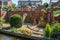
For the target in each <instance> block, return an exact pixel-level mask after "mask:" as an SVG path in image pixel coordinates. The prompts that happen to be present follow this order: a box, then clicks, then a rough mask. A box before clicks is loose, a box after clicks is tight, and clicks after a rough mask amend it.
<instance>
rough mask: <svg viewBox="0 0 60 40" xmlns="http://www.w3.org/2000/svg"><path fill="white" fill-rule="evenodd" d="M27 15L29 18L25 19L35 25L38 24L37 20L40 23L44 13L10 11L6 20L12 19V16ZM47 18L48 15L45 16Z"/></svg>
mask: <svg viewBox="0 0 60 40" xmlns="http://www.w3.org/2000/svg"><path fill="white" fill-rule="evenodd" d="M25 13H26V14H27V17H26V19H25V21H30V22H32V23H34V24H36V19H37V20H38V21H40V17H41V16H42V14H43V13H42V12H34V11H30V12H29V11H23V12H22V11H9V12H7V14H6V16H5V20H9V18H10V16H12V15H14V14H19V15H21V16H22V17H23V14H25ZM46 14H48V13H46ZM45 16H46V17H48V16H49V15H48V16H47V15H45ZM50 19H51V18H49V20H50Z"/></svg>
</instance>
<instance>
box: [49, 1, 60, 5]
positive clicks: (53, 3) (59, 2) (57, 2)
mask: <svg viewBox="0 0 60 40" xmlns="http://www.w3.org/2000/svg"><path fill="white" fill-rule="evenodd" d="M50 4H51V5H53V6H56V5H58V4H60V0H56V1H55V2H54V1H52V0H50Z"/></svg>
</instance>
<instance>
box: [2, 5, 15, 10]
mask: <svg viewBox="0 0 60 40" xmlns="http://www.w3.org/2000/svg"><path fill="white" fill-rule="evenodd" d="M14 8H15V4H12V5H11V6H7V5H4V6H3V8H2V9H3V11H12V10H13V9H14Z"/></svg>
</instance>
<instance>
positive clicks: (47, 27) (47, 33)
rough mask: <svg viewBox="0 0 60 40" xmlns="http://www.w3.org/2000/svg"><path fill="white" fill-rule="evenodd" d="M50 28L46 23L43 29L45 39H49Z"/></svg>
mask: <svg viewBox="0 0 60 40" xmlns="http://www.w3.org/2000/svg"><path fill="white" fill-rule="evenodd" d="M50 33H51V28H50V25H49V24H48V23H47V24H46V28H45V37H48V38H50Z"/></svg>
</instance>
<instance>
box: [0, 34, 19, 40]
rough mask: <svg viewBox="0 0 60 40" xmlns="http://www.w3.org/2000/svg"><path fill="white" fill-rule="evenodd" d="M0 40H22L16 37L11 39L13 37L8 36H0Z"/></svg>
mask: <svg viewBox="0 0 60 40" xmlns="http://www.w3.org/2000/svg"><path fill="white" fill-rule="evenodd" d="M0 40H20V39H18V38H15V37H11V36H8V35H3V34H0Z"/></svg>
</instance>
